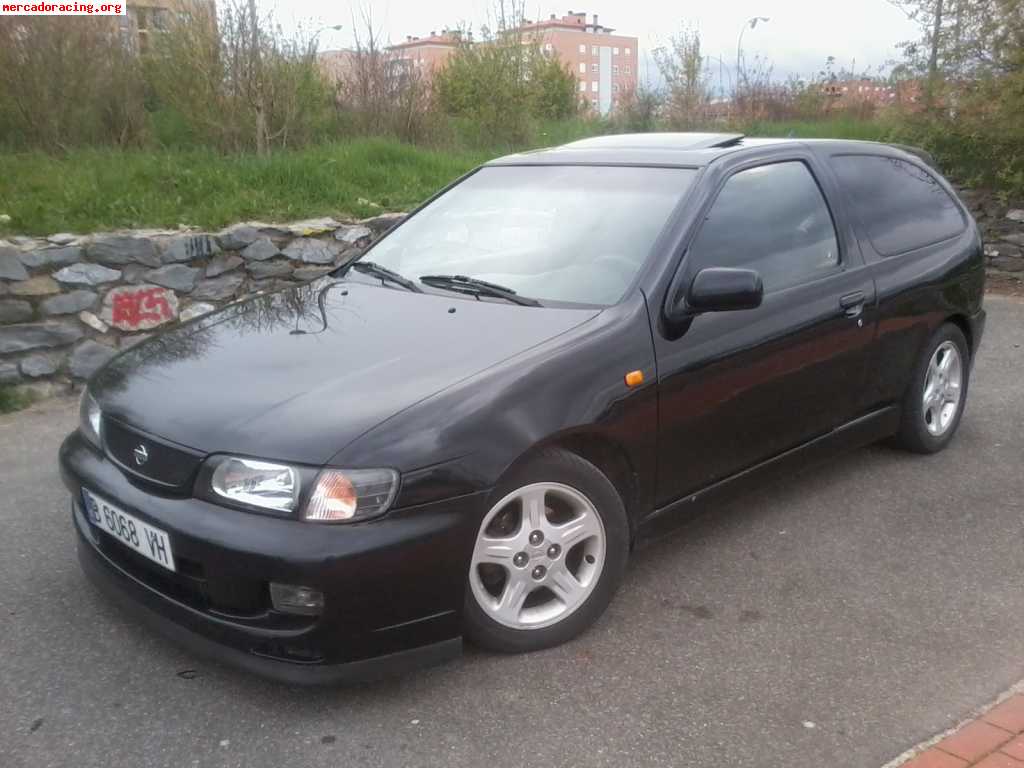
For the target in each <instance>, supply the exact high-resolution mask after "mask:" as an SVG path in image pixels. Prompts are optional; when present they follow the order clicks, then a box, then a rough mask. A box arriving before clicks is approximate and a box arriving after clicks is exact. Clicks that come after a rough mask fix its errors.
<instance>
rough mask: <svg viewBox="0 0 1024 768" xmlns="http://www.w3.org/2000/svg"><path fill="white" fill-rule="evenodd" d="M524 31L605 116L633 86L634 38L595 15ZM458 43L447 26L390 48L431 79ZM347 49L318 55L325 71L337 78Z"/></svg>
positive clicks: (551, 20)
mask: <svg viewBox="0 0 1024 768" xmlns="http://www.w3.org/2000/svg"><path fill="white" fill-rule="evenodd" d="M522 32H523V33H524V35H525V36H527V37H528V38H532V39H534V40H536V41H537V43H538V44H539V45H540V46H541V49H542V50H543V51H544V52H546V53H547V54H549V55H552V56H558V58H559V60H560V61H562V62H563V63H564V64H565V65H566V66H567V67H568V68H569V69H570V70H571V71H572V73H573V74H574V75H575V76H576V82H577V88H578V89H579V95H580V100H581V101H583V102H585V103H586V105H587V106H588V107H589V108H591V109H593V110H594V111H595V112H599V113H600V114H608V113H609V112H611V111H612V110H613V109H615V107H616V106H617V105H618V101H619V99H620V98H621V97H622V96H624V95H625V94H626V93H628V92H630V91H633V90H635V89H636V84H637V64H638V61H639V57H638V54H637V38H635V37H627V36H625V35H616V34H614V30H613V29H612V28H611V27H605V26H602V25H600V24H599V23H598V20H597V14H594V16H593V18H592V20H591V21H589V22H588V21H587V14H585V13H573V12H572V11H569V13H568V14H567V15H565V16H562V17H561V18H557V17H556V16H555V14H551V17H550V18H548V19H547V20H545V21H527V22H525V23H524V24H523V27H522ZM461 42H462V38H461V36H460V33H459V32H457V31H453V30H448V29H445V30H443V31H442V32H441V33H440V34H438V33H437V32H431V33H430V34H429V35H427V36H425V37H412V36H409V37H406V39H405V41H404V42H401V43H398V44H396V45H392V46H391V47H390V48H389V51H390V52H391V53H392V54H393V55H394V56H395V57H396V59H397V61H400V62H403V65H404V66H405V67H406V68H408V70H409V71H410V72H412V71H415V72H417V73H419V74H420V75H421V76H422V77H424V78H426V79H429V78H430V76H431V75H432V73H433V72H435V71H436V70H438V69H440V68H441V67H442V66H443V65H444V63H445V61H447V59H448V57H449V56H451V55H452V54H453V53H454V52H455V50H456V49H457V48H458V46H459V44H460V43H461ZM350 57H351V52H348V51H331V52H327V53H324V54H321V66H323V67H324V70H325V72H327V73H328V74H330V75H332V76H334V77H335V78H338V77H341V76H342V74H343V72H344V71H345V69H346V68H347V67H348V66H350V61H351V59H350Z"/></svg>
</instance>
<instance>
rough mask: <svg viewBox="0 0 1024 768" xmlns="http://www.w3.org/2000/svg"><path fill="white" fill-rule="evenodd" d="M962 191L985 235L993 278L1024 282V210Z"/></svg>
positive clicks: (987, 195) (977, 192) (981, 193)
mask: <svg viewBox="0 0 1024 768" xmlns="http://www.w3.org/2000/svg"><path fill="white" fill-rule="evenodd" d="M958 191H959V193H960V199H961V200H963V201H964V204H965V205H966V206H967V207H968V208H969V209H970V210H971V214H972V215H973V216H974V218H975V220H977V222H978V225H979V226H980V227H981V231H982V234H983V235H984V238H985V264H986V267H987V268H988V273H989V275H990V276H991V277H994V278H997V279H1000V280H1024V209H1022V208H1012V207H1010V206H1008V205H1006V204H1005V203H1003V202H1001V201H1000V200H999V199H998V198H997V197H995V196H994V195H992V194H990V193H988V192H985V191H983V190H974V189H961V190H958Z"/></svg>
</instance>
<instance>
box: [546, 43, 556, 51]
mask: <svg viewBox="0 0 1024 768" xmlns="http://www.w3.org/2000/svg"><path fill="white" fill-rule="evenodd" d="M544 50H545V51H547V52H548V53H551V52H552V51H553V50H555V46H553V45H552V44H551V43H544Z"/></svg>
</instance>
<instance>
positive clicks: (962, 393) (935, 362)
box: [897, 323, 971, 453]
mask: <svg viewBox="0 0 1024 768" xmlns="http://www.w3.org/2000/svg"><path fill="white" fill-rule="evenodd" d="M970 371H971V367H970V350H969V349H968V347H967V339H965V338H964V334H963V331H961V330H960V329H959V328H958V327H957V326H955V325H953V324H952V323H946V324H944V325H942V326H941V327H940V328H939V329H938V330H937V331H936V332H935V334H934V335H933V336H932V338H931V339H930V340H929V342H928V344H927V345H925V348H924V350H923V351H922V353H921V358H920V359H919V360H918V362H917V365H916V366H915V367H914V374H913V377H912V379H911V382H910V386H909V387H908V388H907V393H906V395H905V396H904V399H903V420H902V422H901V423H900V431H899V435H898V436H897V440H898V442H899V444H900V445H901V446H903V447H904V448H906V449H908V450H911V451H914V452H916V453H936V452H937V451H941V450H942V449H943V448H945V447H946V446H947V445H948V444H949V441H950V440H952V439H953V435H954V434H955V433H956V430H957V427H958V426H960V418H961V416H962V415H963V411H964V405H965V404H966V402H967V384H968V380H969V377H970Z"/></svg>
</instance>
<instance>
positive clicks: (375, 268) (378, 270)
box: [342, 261, 423, 293]
mask: <svg viewBox="0 0 1024 768" xmlns="http://www.w3.org/2000/svg"><path fill="white" fill-rule="evenodd" d="M349 269H354V270H356V271H357V272H362V273H364V274H367V275H370V276H371V277H376V278H377V279H378V280H380V281H381V282H384V281H387V282H390V283H394V284H395V285H400V286H402V287H403V288H405V289H406V290H407V291H413V292H414V293H423V289H422V288H420V287H419V286H418V285H416V283H415V282H414V281H412V280H410V279H409V278H408V277H405V276H404V275H400V274H398V273H397V272H395V271H394V270H391V269H388V268H387V267H382V266H381V265H380V264H378V263H376V262H374V261H353V262H352V263H351V264H349V265H348V266H346V267H345V271H346V272H347V271H348V270H349ZM342 274H344V273H342Z"/></svg>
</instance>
